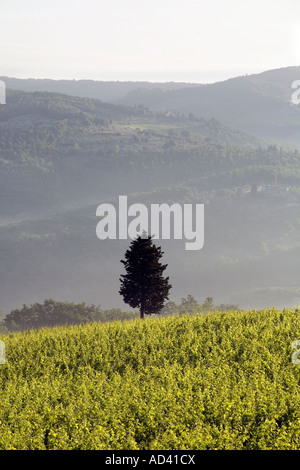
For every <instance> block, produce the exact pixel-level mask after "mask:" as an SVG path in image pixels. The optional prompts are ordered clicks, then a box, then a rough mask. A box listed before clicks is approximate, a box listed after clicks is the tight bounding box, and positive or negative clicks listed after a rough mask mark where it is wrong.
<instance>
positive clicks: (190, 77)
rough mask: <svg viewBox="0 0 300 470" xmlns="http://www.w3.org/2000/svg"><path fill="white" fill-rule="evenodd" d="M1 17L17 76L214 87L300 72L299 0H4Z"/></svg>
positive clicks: (0, 32)
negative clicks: (283, 70) (236, 79)
mask: <svg viewBox="0 0 300 470" xmlns="http://www.w3.org/2000/svg"><path fill="white" fill-rule="evenodd" d="M0 18H1V29H0V75H5V76H10V77H17V78H53V79H93V80H119V81H124V80H134V81H152V82H154V81H158V82H166V81H174V82H180V81H184V82H197V83H208V82H215V81H220V80H225V79H227V78H230V77H233V76H237V75H244V74H247V73H249V74H250V73H258V72H262V71H265V70H269V69H273V68H280V67H287V66H291V65H300V1H299V0H251V1H245V0H207V1H202V0H84V1H83V0H51V1H49V0H0ZM299 79H300V77H299Z"/></svg>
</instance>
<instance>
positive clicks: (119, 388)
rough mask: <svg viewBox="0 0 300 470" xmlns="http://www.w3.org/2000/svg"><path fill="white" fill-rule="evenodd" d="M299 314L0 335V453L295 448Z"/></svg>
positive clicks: (194, 318)
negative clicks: (0, 356)
mask: <svg viewBox="0 0 300 470" xmlns="http://www.w3.org/2000/svg"><path fill="white" fill-rule="evenodd" d="M299 337H300V329H299V312H298V310H296V311H292V310H285V311H284V312H282V311H276V310H263V311H247V312H228V313H215V314H205V315H192V316H181V317H174V316H173V317H168V318H149V319H146V320H144V321H141V320H132V321H127V322H124V323H120V322H116V323H105V324H99V323H91V324H88V325H81V326H74V327H57V328H53V329H44V330H39V331H30V332H26V333H14V334H10V335H9V336H5V335H1V336H0V339H1V340H2V341H4V342H5V346H6V364H1V365H0V398H1V410H0V449H1V450H12V449H15V450H59V449H61V450H96V449H98V450H101V449H102V450H117V449H121V450H155V449H157V450H172V449H173V450H188V449H189V450H288V449H289V450H299V448H300V440H299V439H300V438H299V436H300V428H299V422H300V416H299V413H300V411H299V410H300V406H299V405H300V404H299V395H298V394H297V393H296V391H297V389H298V386H299V380H300V368H299V365H298V364H297V362H295V359H296V358H294V357H293V353H297V350H295V349H293V346H292V343H293V342H294V341H297V340H299Z"/></svg>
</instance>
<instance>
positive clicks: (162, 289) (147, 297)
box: [119, 235, 172, 318]
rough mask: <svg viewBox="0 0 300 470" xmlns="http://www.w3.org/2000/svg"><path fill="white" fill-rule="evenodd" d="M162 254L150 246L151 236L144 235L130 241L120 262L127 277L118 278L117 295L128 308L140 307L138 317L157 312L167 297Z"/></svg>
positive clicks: (156, 248) (124, 275)
mask: <svg viewBox="0 0 300 470" xmlns="http://www.w3.org/2000/svg"><path fill="white" fill-rule="evenodd" d="M162 255H163V252H162V251H161V248H160V247H157V246H156V245H154V244H153V242H152V237H151V236H150V235H149V236H144V235H143V236H138V237H137V238H136V239H135V240H133V241H132V242H131V245H130V247H129V249H128V250H127V251H126V253H125V260H121V263H123V264H124V266H125V269H126V274H123V275H121V277H120V281H121V288H120V290H119V293H120V294H121V295H122V296H123V299H124V302H125V303H127V304H129V305H130V307H133V308H137V307H138V308H139V310H140V317H141V318H144V315H149V314H151V313H160V311H161V310H162V308H163V305H164V301H165V300H166V299H168V298H169V291H170V289H171V287H172V286H171V285H170V284H169V277H163V272H164V270H165V269H166V267H167V264H165V265H163V264H161V262H160V259H161V257H162Z"/></svg>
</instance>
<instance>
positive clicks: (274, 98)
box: [0, 67, 300, 145]
mask: <svg viewBox="0 0 300 470" xmlns="http://www.w3.org/2000/svg"><path fill="white" fill-rule="evenodd" d="M0 79H1V80H4V82H5V83H6V86H7V88H11V89H13V90H23V91H29V92H34V91H48V92H56V93H57V92H58V93H63V94H67V95H71V96H79V97H83V98H85V97H87V98H96V99H100V100H102V101H107V102H110V103H116V104H124V105H127V106H140V105H143V106H145V107H146V108H149V109H151V110H152V111H164V112H165V111H171V112H175V113H180V114H185V115H186V116H189V115H191V114H194V115H195V116H196V117H197V118H204V119H208V120H210V119H216V120H218V121H221V122H222V123H224V124H227V125H229V126H231V127H234V128H237V129H240V130H242V131H244V132H246V133H250V134H254V135H257V136H259V137H263V138H266V139H271V140H272V141H275V142H286V143H290V144H293V145H300V137H299V124H300V111H299V110H300V107H299V106H295V105H292V104H291V97H292V93H293V92H294V90H293V89H292V83H293V82H294V81H296V80H300V67H285V68H281V69H274V70H267V71H265V72H262V73H257V74H252V75H245V76H239V77H233V78H231V79H228V80H225V81H222V82H216V83H211V84H196V83H176V82H169V83H151V82H103V81H93V80H46V79H45V80H42V79H17V78H12V77H0Z"/></svg>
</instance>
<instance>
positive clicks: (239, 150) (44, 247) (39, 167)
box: [0, 90, 300, 313]
mask: <svg viewBox="0 0 300 470" xmlns="http://www.w3.org/2000/svg"><path fill="white" fill-rule="evenodd" d="M275 171H276V172H277V174H278V183H279V185H281V186H283V187H284V188H286V187H289V190H290V191H289V192H286V193H284V194H283V195H281V194H279V195H275V196H274V197H273V195H272V192H271V193H270V194H271V195H269V196H268V194H266V196H264V195H262V194H260V193H259V194H258V193H256V191H255V187H256V188H257V187H259V185H268V184H270V185H272V184H273V183H274V174H275ZM254 183H255V185H256V186H255V185H254ZM253 188H254V190H253ZM122 194H124V195H128V196H130V201H132V203H145V204H147V205H149V204H152V203H169V204H171V203H173V202H177V203H181V204H185V203H194V204H195V203H204V204H205V245H204V248H203V250H201V251H199V252H196V253H193V252H192V253H191V252H189V253H188V252H186V251H185V250H184V246H183V242H182V241H180V240H179V241H178V240H175V241H172V240H171V241H168V240H162V242H163V249H164V251H165V253H166V262H167V263H168V265H169V266H168V269H169V275H170V280H171V283H172V285H173V286H174V290H173V292H172V296H174V297H175V300H180V297H184V296H186V295H187V294H189V293H190V294H192V295H197V296H201V297H200V298H199V300H200V301H203V300H204V298H205V297H207V296H212V297H213V298H214V300H215V301H216V302H217V303H221V302H226V303H234V304H238V305H241V306H245V307H248V306H262V305H267V304H270V303H273V302H274V303H276V305H280V306H282V305H283V304H284V305H285V306H289V305H290V304H291V303H294V302H298V301H299V298H300V291H299V288H298V286H297V279H299V276H300V272H299V263H298V260H299V249H300V246H299V240H300V237H299V233H300V228H299V217H298V213H299V203H300V197H299V194H300V158H299V150H298V149H296V148H294V147H292V146H290V145H289V146H288V145H286V146H284V145H275V144H273V143H270V142H268V141H265V140H263V139H259V138H257V137H256V136H253V135H249V134H247V133H245V132H243V131H241V130H237V129H235V128H233V127H232V126H229V125H224V124H223V123H221V122H220V121H218V120H216V119H204V118H200V117H197V116H196V115H195V114H194V115H190V114H189V115H185V114H184V113H180V112H170V111H153V110H149V109H147V108H146V107H143V106H136V107H129V106H125V105H116V104H112V103H105V102H103V101H100V100H96V99H91V98H80V97H72V96H69V95H65V94H61V93H50V92H23V91H17V90H8V93H7V104H6V105H3V106H0V260H1V263H0V309H1V310H2V311H4V312H5V313H8V312H9V310H10V309H11V308H20V307H21V306H22V304H23V303H26V304H31V303H34V302H37V301H41V302H42V301H43V300H44V299H46V298H53V299H56V300H62V301H64V300H68V301H75V302H81V301H85V302H86V303H91V302H93V303H95V304H101V305H103V306H104V307H105V308H112V307H117V306H120V307H123V305H122V304H121V298H120V296H119V295H118V279H119V275H120V273H121V268H122V267H121V264H120V259H121V257H122V256H123V255H124V252H125V250H126V249H127V247H128V244H129V240H123V241H122V240H121V241H120V242H119V241H117V240H116V241H115V242H114V241H111V240H107V243H106V242H104V241H100V240H98V239H97V237H96V224H97V218H96V215H95V214H96V208H97V206H98V205H99V204H100V203H101V202H113V203H114V204H117V202H118V196H119V195H122ZM159 242H160V241H159ZM287 266H288V269H287ZM120 304H121V305H120Z"/></svg>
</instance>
